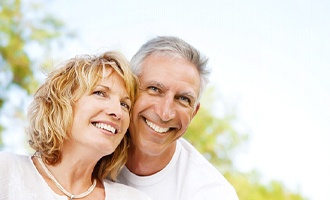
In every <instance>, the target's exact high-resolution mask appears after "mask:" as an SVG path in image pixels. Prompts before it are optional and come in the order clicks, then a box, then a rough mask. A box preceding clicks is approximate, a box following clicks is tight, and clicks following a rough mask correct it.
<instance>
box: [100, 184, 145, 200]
mask: <svg viewBox="0 0 330 200" xmlns="http://www.w3.org/2000/svg"><path fill="white" fill-rule="evenodd" d="M104 188H105V192H106V198H105V199H112V198H114V196H115V197H116V198H115V199H123V200H124V199H135V200H139V199H141V200H151V198H150V197H148V196H147V195H146V194H144V193H143V192H142V191H140V190H137V189H135V188H133V187H130V186H127V185H124V184H121V183H117V182H113V181H110V180H105V181H104Z"/></svg>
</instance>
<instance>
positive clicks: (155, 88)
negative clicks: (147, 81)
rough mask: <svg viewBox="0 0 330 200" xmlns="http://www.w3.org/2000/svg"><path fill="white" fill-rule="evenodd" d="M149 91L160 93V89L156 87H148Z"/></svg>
mask: <svg viewBox="0 0 330 200" xmlns="http://www.w3.org/2000/svg"><path fill="white" fill-rule="evenodd" d="M148 90H149V91H151V92H159V89H158V88H157V87H154V86H150V87H148Z"/></svg>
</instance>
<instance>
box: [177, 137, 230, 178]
mask: <svg viewBox="0 0 330 200" xmlns="http://www.w3.org/2000/svg"><path fill="white" fill-rule="evenodd" d="M178 145H180V146H181V151H180V156H179V161H178V165H183V166H185V168H186V169H189V170H190V173H192V174H195V173H199V174H203V175H205V176H210V178H211V179H216V180H221V179H224V178H223V176H222V174H221V173H220V171H219V170H218V169H216V168H215V167H214V166H213V165H212V164H211V163H210V162H209V161H208V160H207V159H206V158H205V157H204V156H203V155H202V154H201V153H200V152H199V151H198V150H197V149H196V148H195V147H193V146H192V145H191V144H190V143H189V142H188V141H187V140H185V139H184V138H180V139H179V140H178ZM219 178H220V179H219Z"/></svg>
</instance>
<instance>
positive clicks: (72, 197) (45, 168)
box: [36, 155, 96, 200]
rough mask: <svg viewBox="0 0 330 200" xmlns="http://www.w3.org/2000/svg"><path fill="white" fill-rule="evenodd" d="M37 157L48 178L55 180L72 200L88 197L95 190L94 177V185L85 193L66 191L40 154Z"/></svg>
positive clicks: (57, 185)
mask: <svg viewBox="0 0 330 200" xmlns="http://www.w3.org/2000/svg"><path fill="white" fill-rule="evenodd" d="M36 157H37V160H38V161H39V163H40V165H41V167H42V168H43V169H44V170H45V172H46V174H47V176H48V178H49V179H50V180H51V181H53V182H54V183H55V185H56V187H57V188H58V189H60V190H61V191H62V192H63V193H64V194H65V195H66V196H68V197H69V198H70V200H72V199H80V198H84V197H86V196H87V195H89V194H90V193H91V192H93V190H94V188H95V186H96V179H94V182H93V185H92V186H91V187H90V188H88V190H87V191H85V192H83V193H81V194H77V195H75V194H71V193H70V192H68V191H66V190H65V189H64V188H63V187H62V185H61V184H60V183H59V182H58V181H57V180H56V179H55V177H54V176H53V174H52V173H51V172H50V171H49V170H48V168H47V167H46V165H45V163H44V162H43V161H42V159H41V157H40V155H37V156H36Z"/></svg>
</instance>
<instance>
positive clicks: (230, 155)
mask: <svg viewBox="0 0 330 200" xmlns="http://www.w3.org/2000/svg"><path fill="white" fill-rule="evenodd" d="M215 94H216V91H215V88H214V87H212V88H210V89H209V90H207V91H206V94H205V95H204V97H203V99H202V103H201V105H202V106H201V108H200V110H199V111H198V114H197V115H196V116H195V118H194V119H193V121H192V124H191V125H190V127H189V128H188V130H187V133H186V134H185V135H184V137H185V138H186V139H187V140H189V141H190V142H191V143H192V145H193V146H195V147H196V148H197V149H198V150H199V151H200V152H201V153H202V154H203V155H204V156H205V157H206V158H207V159H208V160H209V161H210V162H211V163H212V164H213V165H214V166H216V167H217V168H218V169H219V170H220V171H221V172H222V173H223V174H224V176H225V177H226V178H227V179H228V181H229V182H230V183H231V184H232V185H233V186H234V188H235V189H236V192H237V194H238V196H239V199H240V200H304V199H305V198H303V197H302V196H301V195H300V194H296V193H294V192H291V191H289V190H288V189H286V187H285V186H284V185H283V184H281V183H280V182H278V181H270V183H268V184H264V183H262V182H261V181H260V179H259V175H258V174H257V173H256V172H254V171H253V172H249V173H241V172H238V170H237V169H235V167H234V165H233V163H232V161H233V160H234V156H235V153H236V152H238V151H239V148H240V147H241V146H242V145H243V144H245V143H246V142H247V140H248V137H247V133H244V132H243V133H242V129H241V127H240V126H238V125H239V123H240V122H239V121H238V119H237V117H236V116H235V110H234V109H233V110H229V111H228V110H227V111H225V110H224V111H222V113H223V114H222V115H221V117H218V116H217V115H216V113H214V111H217V112H218V113H219V112H221V110H218V109H219V108H216V107H215V105H216V104H215V102H214V101H215V98H214V95H215ZM220 97H221V96H219V95H218V99H217V100H219V98H220ZM220 100H221V99H220ZM219 103H220V104H221V102H220V101H217V105H218V104H219ZM222 103H223V102H222ZM223 107H224V108H227V109H228V108H229V107H230V106H229V105H224V106H223Z"/></svg>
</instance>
